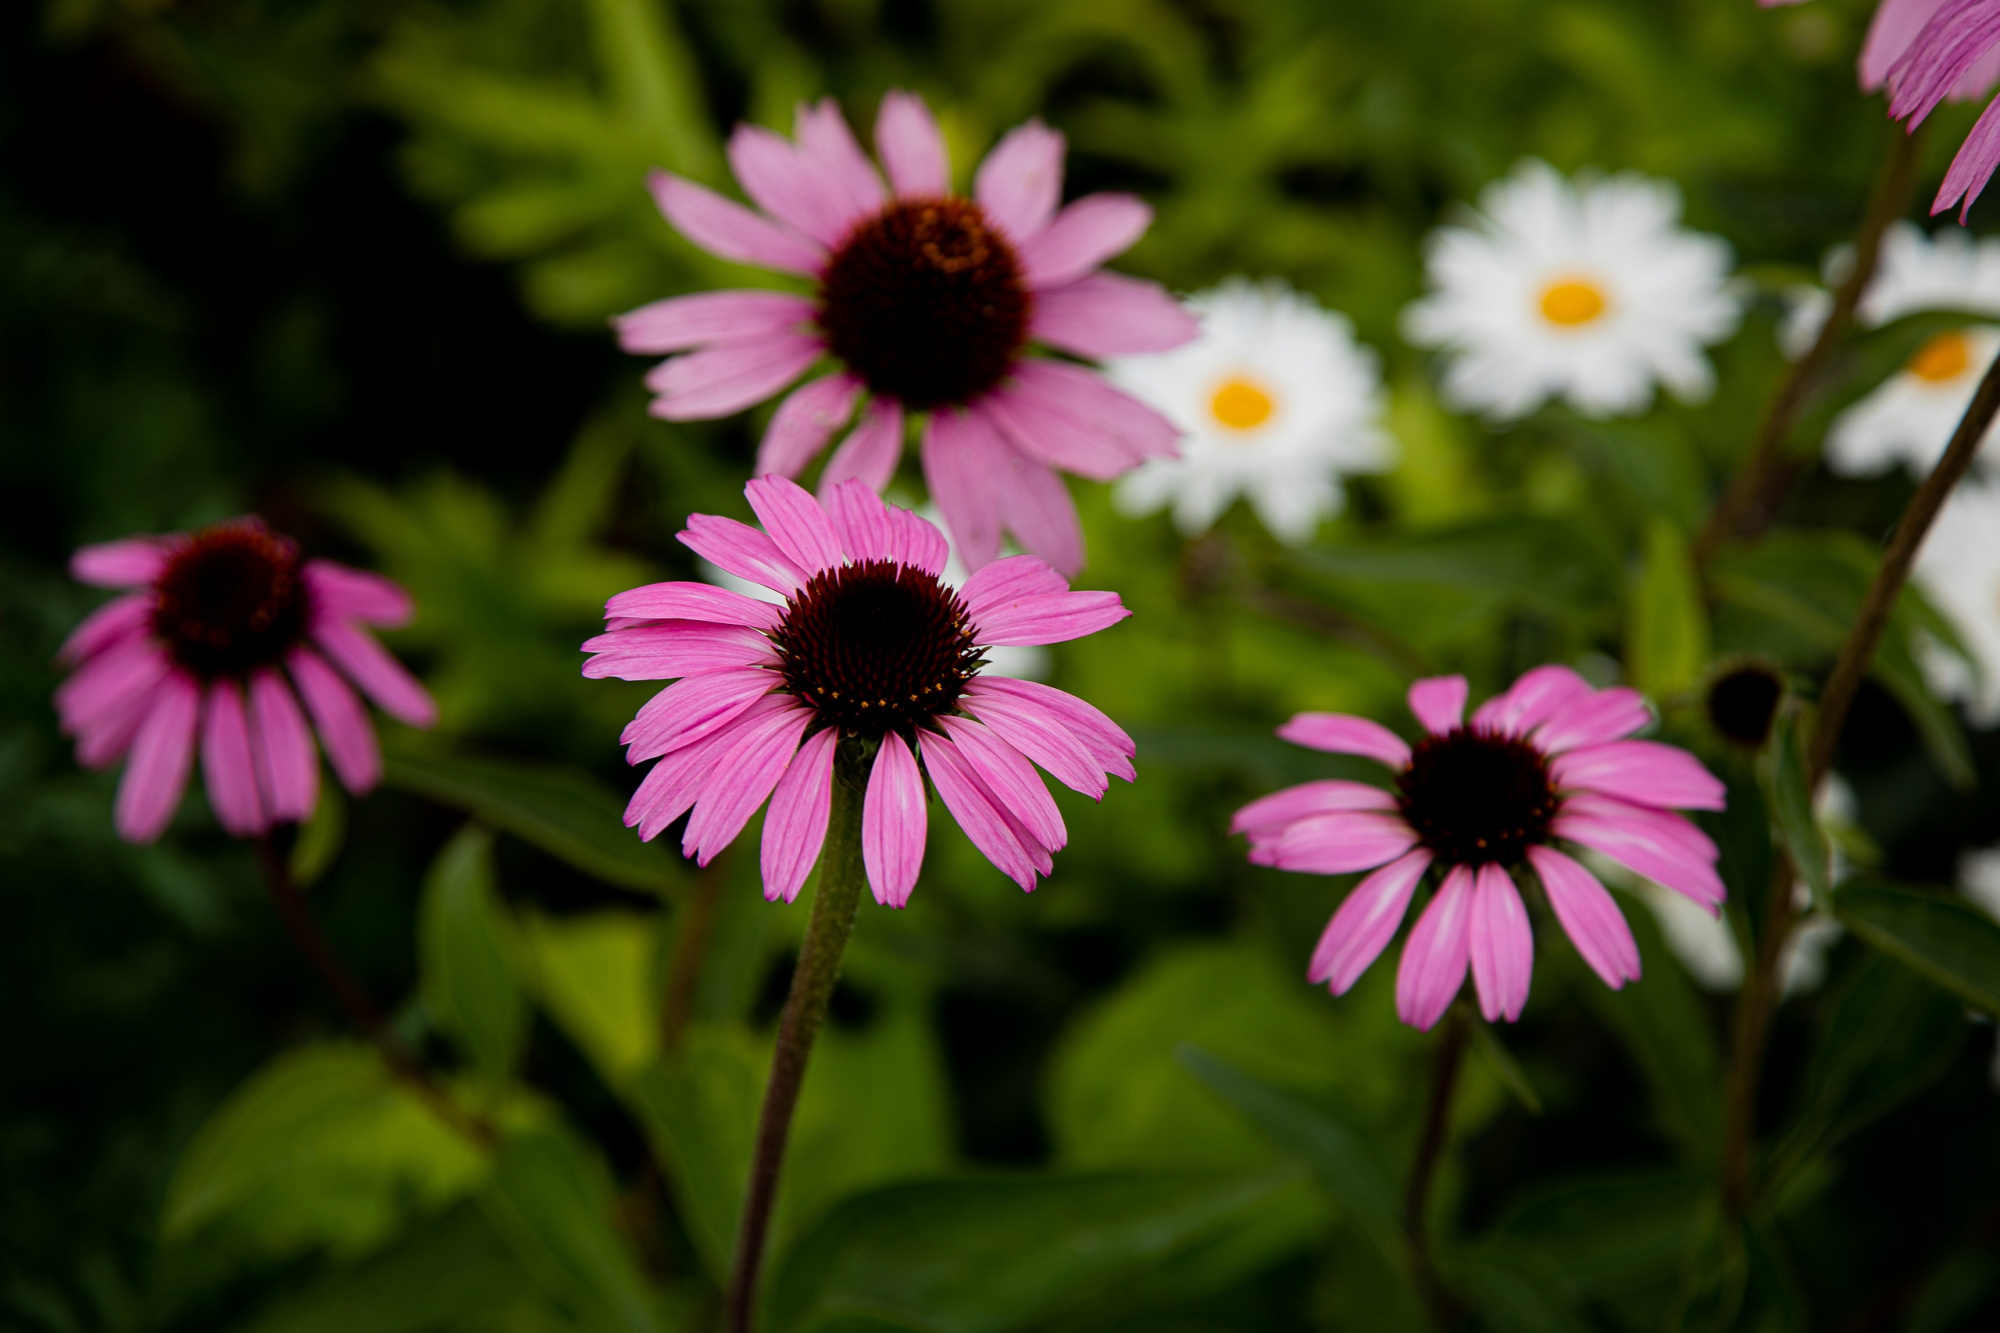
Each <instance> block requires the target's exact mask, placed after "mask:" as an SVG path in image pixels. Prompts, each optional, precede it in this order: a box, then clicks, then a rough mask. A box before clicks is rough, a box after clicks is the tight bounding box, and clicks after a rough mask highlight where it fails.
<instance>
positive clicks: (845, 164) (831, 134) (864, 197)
mask: <svg viewBox="0 0 2000 1333" xmlns="http://www.w3.org/2000/svg"><path fill="white" fill-rule="evenodd" d="M792 137H793V138H794V139H797V140H798V141H799V147H800V148H802V149H804V150H805V151H806V153H807V154H808V155H809V156H810V157H812V158H813V159H814V160H816V161H817V162H818V163H819V164H820V168H821V170H823V171H824V172H826V174H827V176H828V178H829V179H830V180H831V181H832V182H833V183H834V184H835V185H836V186H838V187H839V189H840V191H841V194H842V195H843V197H844V198H845V199H846V200H847V203H848V207H849V209H850V210H851V211H850V213H849V215H848V217H849V222H850V224H851V223H852V222H853V221H854V220H855V219H858V218H860V217H861V216H863V215H864V214H868V213H873V212H875V211H877V210H879V209H880V208H881V207H882V205H883V204H884V203H885V202H886V201H887V196H886V195H885V194H884V193H883V190H882V178H881V177H880V176H877V175H876V174H875V167H874V165H873V164H872V163H870V162H869V161H868V156H867V154H865V153H863V152H862V151H861V145H860V144H859V143H856V142H855V139H854V131H852V130H850V129H848V128H847V118H846V117H845V116H843V115H841V114H840V105H839V104H838V103H837V102H835V101H834V100H833V99H832V98H831V97H822V98H820V100H819V101H817V102H813V103H807V102H800V103H799V105H798V109H797V110H796V111H795V112H794V113H793V115H792Z"/></svg>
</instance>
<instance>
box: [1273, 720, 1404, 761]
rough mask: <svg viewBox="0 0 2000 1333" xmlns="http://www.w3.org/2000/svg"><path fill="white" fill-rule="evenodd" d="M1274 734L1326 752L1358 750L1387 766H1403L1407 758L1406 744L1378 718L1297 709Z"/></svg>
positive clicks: (1364, 755) (1355, 752) (1351, 752)
mask: <svg viewBox="0 0 2000 1333" xmlns="http://www.w3.org/2000/svg"><path fill="white" fill-rule="evenodd" d="M1278 735H1279V736H1280V737H1281V738H1282V739H1284V740H1288V741H1290V742H1291V743H1292V744H1294V745H1305V746H1309V747H1311V748H1312V749H1315V750H1325V751H1326V752H1327V753H1329V754H1358V755H1361V756H1363V757H1364V758H1368V759H1374V760H1378V761H1379V762H1381V763H1384V764H1387V765H1388V766H1389V767H1390V768H1406V767H1408V766H1409V762H1410V747H1409V744H1408V743H1407V742H1406V741H1404V739H1403V738H1402V737H1401V736H1398V735H1397V734H1396V733H1395V732H1393V731H1391V730H1389V729H1388V728H1387V727H1385V726H1383V725H1382V724H1381V723H1380V722H1376V721H1373V720H1372V719H1369V718H1365V717H1355V716H1353V715H1352V714H1349V713H1300V714H1298V715H1296V716H1295V717H1293V718H1292V720H1291V721H1289V722H1287V723H1285V725H1284V726H1282V727H1279V728H1278Z"/></svg>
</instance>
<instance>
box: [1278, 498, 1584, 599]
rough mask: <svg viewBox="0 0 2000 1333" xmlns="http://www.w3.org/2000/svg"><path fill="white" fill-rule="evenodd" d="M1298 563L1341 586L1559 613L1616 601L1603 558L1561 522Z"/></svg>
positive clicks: (1469, 529)
mask: <svg viewBox="0 0 2000 1333" xmlns="http://www.w3.org/2000/svg"><path fill="white" fill-rule="evenodd" d="M1296 558H1297V560H1298V562H1299V565H1300V567H1301V568H1303V569H1307V570H1310V571H1313V572H1315V573H1319V574H1325V575H1332V576H1334V577H1337V578H1347V579H1360V580H1365V581H1368V582H1371V583H1417V584H1426V583H1427V584H1436V585H1439V586H1442V587H1447V588H1456V589H1459V590H1460V591H1463V592H1472V593H1482V594H1487V595H1493V596H1501V597H1506V598H1512V599H1517V600H1520V601H1522V602H1526V603H1529V604H1532V605H1538V606H1544V607H1548V608H1550V609H1552V610H1558V611H1569V610H1579V609H1581V610H1589V609H1594V608H1596V607H1599V606H1602V605H1604V604H1605V603H1607V602H1609V601H1610V600H1611V599H1612V597H1613V595H1614V593H1613V582H1612V577H1611V573H1612V569H1613V568H1614V566H1613V565H1612V564H1611V563H1610V562H1608V561H1607V560H1606V558H1605V553H1604V552H1603V551H1601V550H1599V549H1598V547H1597V546H1596V544H1595V543H1594V542H1593V541H1592V540H1591V539H1590V537H1589V536H1587V535H1586V534H1585V533H1584V532H1583V531H1582V530H1581V529H1580V528H1578V527H1577V526H1575V525H1573V524H1571V523H1567V522H1564V521H1562V520H1558V519H1548V518H1506V519H1492V520H1485V521H1481V522H1478V523H1471V524H1466V525H1464V526H1462V527H1458V528H1454V529H1450V530H1440V531H1435V532H1427V533H1423V534H1420V535H1417V536H1411V537H1404V538H1401V539H1398V540H1396V541H1393V542H1388V543H1384V544H1381V545H1376V546H1359V545H1356V546H1338V547H1335V546H1322V547H1316V548H1314V549H1312V550H1310V551H1303V552H1300V553H1299V555H1298V556H1297V557H1296Z"/></svg>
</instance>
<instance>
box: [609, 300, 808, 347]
mask: <svg viewBox="0 0 2000 1333" xmlns="http://www.w3.org/2000/svg"><path fill="white" fill-rule="evenodd" d="M812 317H813V304H812V302H811V301H808V300H807V299H806V298H805V297H803V296H793V295H791V294H790V293H788V292H754V291H741V292H738V291H730V292H696V293H695V294H694V295H692V296H670V297H668V298H667V299H666V300H664V301H654V302H652V303H651V304H649V305H642V306H640V307H639V308H638V309H637V310H633V311H629V312H628V313H626V314H623V315H617V316H614V317H613V318H612V320H611V327H612V328H613V329H615V330H617V333H618V345H619V347H621V348H623V349H624V350H625V351H628V352H633V353H636V354H638V355H642V356H665V355H666V354H668V353H669V352H685V351H688V350H690V349H691V348H696V347H708V346H720V345H725V344H730V343H748V342H757V341H759V340H761V339H763V338H766V337H769V336H770V335H772V334H783V333H796V332H797V331H798V330H799V327H800V326H801V325H803V324H807V323H810V322H811V320H812Z"/></svg>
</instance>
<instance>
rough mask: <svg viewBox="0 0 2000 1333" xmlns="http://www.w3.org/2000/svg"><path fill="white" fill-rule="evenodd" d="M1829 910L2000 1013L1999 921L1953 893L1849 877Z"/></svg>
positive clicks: (1975, 1002) (1960, 992)
mask: <svg viewBox="0 0 2000 1333" xmlns="http://www.w3.org/2000/svg"><path fill="white" fill-rule="evenodd" d="M1833 911H1834V915H1835V916H1837V917H1839V918H1840V920H1841V921H1842V922H1843V923H1844V924H1845V925H1846V926H1847V928H1848V929H1849V930H1851V931H1853V932H1854V933H1855V934H1856V935H1859V936H1860V937H1861V938H1862V939H1864V940H1866V941H1868V943H1870V944H1872V945H1874V946H1875V947H1876V948H1878V949H1880V950H1882V952H1884V953H1886V954H1888V955H1889V956H1890V957H1892V958H1895V959H1898V960H1900V961H1901V962H1903V963H1905V964H1907V965H1908V966H1910V967H1913V968H1915V969H1916V970H1917V971H1918V972H1920V973H1922V974H1923V975H1924V976H1926V977H1929V978H1930V979H1931V980H1932V981H1933V982H1935V983H1937V984H1938V985H1940V986H1942V987H1944V988H1945V989H1946V990H1948V991H1950V992H1952V993H1953V994H1954V995H1956V996H1958V997H1959V998H1960V999H1962V1000H1964V1001H1965V1002H1966V1003H1967V1004H1969V1005H1972V1006H1973V1007H1974V1008H1976V1009H1979V1010H1982V1011H1983V1012H1985V1013H1989V1014H2000V925H1995V924H1994V923H1993V920H1992V918H1991V917H1989V916H1987V915H1986V914H1985V913H1984V912H1982V911H1980V910H1979V909H1978V908H1976V907H1974V906H1973V905H1972V904H1970V903H1968V902H1965V901H1964V900H1963V899H1960V898H1956V897H1946V896H1944V895H1942V894H1937V893H1926V892H1923V891H1920V890H1917V889H1908V888H1901V887H1898V886H1894V885H1889V884H1881V883H1852V882H1850V883H1848V884H1846V885H1844V886H1843V887H1842V888H1841V890H1840V892H1839V893H1838V894H1837V895H1835V897H1834V900H1833Z"/></svg>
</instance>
